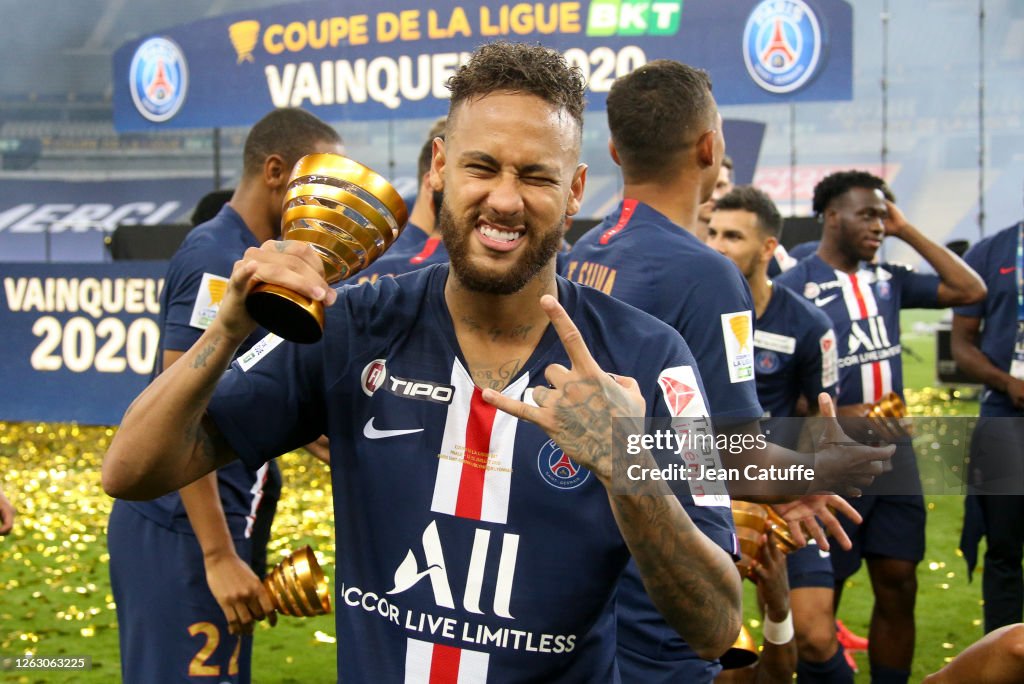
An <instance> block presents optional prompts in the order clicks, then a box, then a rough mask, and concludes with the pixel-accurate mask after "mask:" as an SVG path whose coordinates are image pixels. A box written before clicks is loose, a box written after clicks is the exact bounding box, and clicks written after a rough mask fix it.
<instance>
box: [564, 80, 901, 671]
mask: <svg viewBox="0 0 1024 684" xmlns="http://www.w3.org/2000/svg"><path fill="white" fill-rule="evenodd" d="M607 109H608V126H609V129H610V131H611V141H610V142H609V151H610V153H611V156H612V159H613V160H614V161H615V162H616V163H617V164H618V165H619V166H620V167H621V169H622V177H623V195H624V199H623V200H622V202H621V203H620V204H619V206H618V207H617V208H616V210H615V211H613V212H612V214H610V215H609V216H608V217H606V218H605V219H604V222H603V223H601V224H600V225H598V226H596V227H595V228H594V229H592V230H590V231H588V232H587V233H586V234H584V235H583V236H581V237H580V239H579V240H577V241H576V243H575V244H574V245H573V246H572V250H571V252H570V254H569V262H568V265H567V267H566V277H567V278H569V279H570V280H574V281H576V282H579V283H582V284H585V285H590V286H592V287H595V288H597V289H599V290H601V291H603V292H605V293H607V294H610V295H612V296H613V297H615V298H617V299H621V300H622V301H625V302H626V303H628V304H631V305H633V306H635V307H637V308H639V309H641V310H643V311H646V312H647V313H650V314H652V315H653V316H654V317H655V318H658V319H659V320H661V321H664V322H665V323H667V324H669V325H670V326H672V327H673V328H674V329H675V330H677V331H678V332H679V333H680V334H681V335H682V337H683V339H684V340H685V341H686V343H687V345H688V346H689V347H690V350H691V351H692V352H693V355H694V358H696V360H697V364H698V366H699V367H700V372H701V377H703V378H705V387H706V388H707V391H708V399H709V402H710V405H709V408H710V413H708V414H704V415H706V416H710V417H711V419H712V420H713V422H714V427H715V430H716V432H728V433H730V434H733V435H740V434H741V433H742V434H747V435H752V434H754V433H758V434H759V430H760V427H759V425H758V424H757V421H758V420H759V419H760V418H761V416H762V414H763V411H762V409H761V406H760V404H759V403H758V399H757V390H756V386H755V383H754V350H753V333H754V323H753V313H752V310H753V301H752V300H751V297H750V288H749V287H748V286H747V283H746V280H744V278H743V276H742V274H741V273H740V272H739V270H738V269H737V268H736V266H735V264H733V263H732V262H731V261H730V260H729V259H727V258H726V257H724V256H722V255H721V254H719V253H718V252H716V251H715V250H713V249H711V248H710V247H708V246H707V245H705V244H704V243H703V242H701V241H700V240H699V239H698V238H697V237H696V236H695V235H694V234H693V232H692V231H693V230H695V228H694V227H695V226H696V225H697V221H698V218H697V217H698V213H699V210H700V206H701V204H702V203H704V202H706V201H707V200H708V199H709V198H710V197H711V194H712V190H713V188H714V186H715V183H716V181H717V179H718V178H719V167H720V164H721V161H722V158H723V155H724V153H725V140H724V139H723V137H722V117H721V115H720V114H719V112H718V107H717V105H716V103H715V100H714V97H713V96H712V94H711V81H710V79H709V77H708V75H707V74H706V73H705V72H704V71H702V70H699V69H695V68H693V67H690V66H687V65H685V64H681V63H679V62H675V61H671V60H655V61H653V62H650V63H649V64H646V65H645V66H643V67H640V68H639V69H637V70H635V71H633V72H632V73H630V74H628V75H626V76H623V77H620V78H619V79H617V80H616V81H615V83H614V84H613V85H612V88H611V91H610V92H609V94H608V100H607ZM768 446H769V448H768V449H764V450H758V451H755V452H753V453H752V451H753V450H750V451H746V452H743V453H740V454H724V453H723V454H722V459H723V464H724V465H727V466H729V465H736V466H738V467H739V468H741V469H742V468H743V467H744V466H745V465H747V464H750V463H752V462H755V461H757V462H761V463H783V462H790V461H792V460H793V459H799V458H801V457H802V455H800V454H794V453H793V452H791V451H788V450H786V449H780V448H778V447H775V446H774V445H771V444H769V445H768ZM862 453H863V452H862ZM823 454H824V451H823V450H819V452H818V454H817V455H818V456H822V455H823ZM727 458H731V459H733V462H732V463H729V462H726V459H727ZM875 458H878V459H880V458H882V456H881V455H876V456H875ZM844 460H845V459H844ZM865 465H866V464H865ZM876 465H878V464H876ZM815 467H816V468H817V467H818V466H817V464H816V466H815ZM872 468H873V470H872V472H880V465H878V468H877V469H874V466H872ZM818 489H828V487H827V486H826V487H820V488H818ZM768 491H769V490H768V487H767V486H762V485H761V484H759V483H756V482H754V483H752V482H743V481H739V482H729V492H728V493H729V494H732V495H734V496H739V495H740V494H742V495H743V497H745V498H746V497H754V496H758V495H764V494H766V493H767V492H768ZM836 498H837V499H838V501H839V505H840V510H841V511H842V512H843V513H844V514H846V513H847V512H849V513H850V514H852V515H854V517H855V518H856V514H855V513H853V512H852V508H850V507H849V506H848V505H847V504H845V501H843V500H842V499H840V498H838V497H836ZM698 501H700V504H701V505H702V506H704V507H708V508H719V507H722V508H725V509H726V510H729V506H730V502H729V498H728V496H725V495H723V496H702V497H700V498H699V499H698ZM807 501H808V502H809V503H812V504H814V505H816V506H817V508H816V510H815V511H814V512H815V513H817V515H818V517H820V518H821V519H822V520H823V521H824V522H825V523H826V524H827V525H828V526H829V529H831V530H835V531H836V532H837V533H838V536H837V539H839V540H840V542H841V541H842V539H843V538H844V537H845V535H844V534H843V533H842V529H843V528H842V527H841V526H840V525H839V523H838V521H837V520H836V519H835V517H834V515H833V514H832V512H831V511H830V510H828V509H827V508H826V507H825V501H826V499H825V498H824V497H819V498H816V499H812V500H811V499H809V500H807ZM779 511H780V513H783V514H784V515H785V516H787V520H791V522H792V518H791V517H790V516H795V517H800V518H802V519H803V520H805V521H807V522H808V524H809V525H811V526H813V528H815V529H817V523H816V522H815V516H814V515H813V514H808V513H807V511H806V509H805V508H803V507H802V506H795V505H793V504H787V505H785V506H780V507H779ZM796 532H797V533H798V534H800V532H799V527H798V528H797V529H796ZM817 532H818V534H816V536H817V537H819V538H820V542H821V543H822V544H825V545H827V541H826V540H825V537H824V534H821V533H820V529H818V530H817ZM800 541H803V538H802V537H801V539H800ZM617 610H618V612H619V659H620V663H619V668H620V671H621V672H622V675H623V678H624V679H625V680H628V681H649V682H656V681H679V680H682V681H692V682H698V681H710V680H711V679H713V677H714V676H715V674H716V673H717V671H718V668H719V666H718V664H717V663H709V662H706V661H704V660H703V659H700V658H696V657H695V654H694V653H693V652H692V650H691V649H689V648H688V647H687V645H686V643H685V642H684V641H682V640H681V639H680V638H679V636H678V635H676V634H674V633H673V632H672V631H671V630H668V629H667V628H666V626H665V625H664V623H663V622H662V621H661V620H660V619H659V618H658V616H657V614H656V613H654V611H653V608H652V607H651V605H650V602H649V601H648V600H647V598H646V597H645V596H644V593H643V587H642V585H641V583H640V581H639V578H638V577H637V575H636V573H635V571H633V569H630V570H629V571H628V572H627V573H626V575H624V577H623V581H622V587H621V589H620V592H619V598H618V606H617Z"/></svg>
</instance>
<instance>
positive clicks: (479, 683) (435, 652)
mask: <svg viewBox="0 0 1024 684" xmlns="http://www.w3.org/2000/svg"><path fill="white" fill-rule="evenodd" d="M435 646H437V648H436V649H435ZM489 659H490V656H489V655H488V654H487V653H482V652H480V651H469V650H467V649H464V648H456V647H454V646H445V645H443V644H436V645H435V644H432V643H430V642H429V641H420V640H419V639H409V640H408V643H407V644H406V649H405V684H428V683H429V682H430V681H431V680H432V679H435V680H436V681H441V682H455V683H456V684H483V682H486V681H487V666H488V664H489V663H488V661H489ZM435 664H436V665H437V667H438V672H437V673H436V677H435V678H432V677H431V669H432V668H433V667H434V666H435ZM456 667H457V668H458V670H457V671H458V674H457V676H456V677H452V676H451V675H452V674H455V673H453V672H451V668H456Z"/></svg>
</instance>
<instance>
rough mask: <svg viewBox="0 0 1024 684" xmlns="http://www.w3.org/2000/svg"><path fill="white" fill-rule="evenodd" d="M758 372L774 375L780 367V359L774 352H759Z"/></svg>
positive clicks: (757, 360)
mask: <svg viewBox="0 0 1024 684" xmlns="http://www.w3.org/2000/svg"><path fill="white" fill-rule="evenodd" d="M755 362H756V363H757V370H758V371H760V372H761V373H772V372H774V371H775V370H776V369H777V368H778V367H779V357H778V356H776V355H775V352H773V351H768V350H764V351H759V352H757V359H756V361H755Z"/></svg>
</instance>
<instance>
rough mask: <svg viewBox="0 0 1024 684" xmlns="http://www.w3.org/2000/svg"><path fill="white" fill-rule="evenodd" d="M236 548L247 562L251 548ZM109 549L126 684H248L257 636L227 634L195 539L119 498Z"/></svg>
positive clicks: (245, 544) (112, 517)
mask: <svg viewBox="0 0 1024 684" xmlns="http://www.w3.org/2000/svg"><path fill="white" fill-rule="evenodd" d="M235 545H236V549H237V550H238V552H239V555H240V556H241V557H242V559H243V560H246V561H248V557H249V548H248V546H249V543H248V542H247V541H237V540H236V542H235ZM107 548H108V550H109V551H110V584H111V588H112V592H113V594H114V601H115V602H116V604H117V622H118V638H119V640H120V645H121V676H122V679H123V681H124V682H126V684H134V683H135V682H147V683H149V682H160V683H163V682H203V683H204V684H210V683H211V682H217V684H220V683H221V682H230V683H231V684H248V683H249V681H250V674H251V671H250V670H251V659H252V637H251V636H247V637H238V636H234V635H231V634H228V626H227V622H226V620H225V619H224V613H223V612H222V611H221V609H220V606H218V605H217V601H216V600H214V598H213V594H211V593H210V588H209V586H208V585H207V583H206V571H205V569H204V566H203V554H202V550H201V549H200V547H199V542H198V541H197V540H196V538H195V536H194V535H191V534H182V533H179V532H174V531H172V530H169V529H167V528H165V527H162V526H160V525H158V524H156V523H154V522H153V521H151V520H150V519H149V518H146V517H145V516H143V515H142V514H140V513H138V512H137V511H136V510H135V509H133V508H132V507H131V506H130V505H128V504H126V503H125V502H123V501H115V502H114V510H113V511H112V512H111V514H110V521H109V524H108V532H107Z"/></svg>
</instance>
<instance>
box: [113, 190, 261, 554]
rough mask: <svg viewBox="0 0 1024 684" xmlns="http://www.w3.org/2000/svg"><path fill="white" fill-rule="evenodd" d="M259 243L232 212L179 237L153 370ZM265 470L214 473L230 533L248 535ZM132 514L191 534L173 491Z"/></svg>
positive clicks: (212, 311) (209, 315)
mask: <svg viewBox="0 0 1024 684" xmlns="http://www.w3.org/2000/svg"><path fill="white" fill-rule="evenodd" d="M257 246H259V242H258V241H257V240H256V237H255V236H254V235H253V234H252V231H250V230H249V229H248V228H247V227H246V225H245V222H244V221H243V220H242V217H241V216H239V215H238V212H236V211H235V210H234V209H232V208H231V207H230V206H229V205H224V207H223V208H221V210H220V212H219V213H218V214H217V215H216V216H215V217H213V218H212V219H210V220H209V221H207V222H206V223H203V224H201V225H199V226H196V227H195V228H194V229H193V230H192V231H191V232H189V234H188V235H187V236H186V237H185V240H184V242H182V244H181V246H180V247H179V248H178V251H177V252H175V254H174V256H173V257H172V258H171V262H170V265H169V266H168V268H167V277H166V279H165V281H164V288H163V291H162V292H161V294H160V330H161V335H160V353H159V354H158V355H157V370H155V371H154V372H159V369H160V367H161V366H162V361H163V352H164V351H165V350H173V351H185V350H187V349H189V348H190V347H191V346H192V345H193V344H194V343H195V342H196V341H197V340H198V339H199V338H200V336H202V334H203V331H204V330H206V328H207V327H209V325H210V323H211V322H212V321H213V318H214V316H216V314H217V309H218V308H219V306H220V301H221V298H222V297H223V296H224V291H225V289H226V288H227V281H228V278H229V277H230V276H231V269H232V268H233V267H234V264H235V261H236V260H238V259H240V258H241V257H242V254H244V253H245V250H246V249H248V248H249V247H257ZM266 334H267V333H266V331H265V330H262V329H258V330H257V331H256V332H254V333H253V334H252V335H251V336H250V337H249V338H248V339H247V340H246V341H245V343H243V345H242V347H241V348H240V350H239V351H240V352H244V351H246V350H247V349H248V348H249V347H251V346H252V345H253V344H254V343H256V342H257V341H258V340H260V339H261V338H262V337H264V336H265V335H266ZM266 476H267V473H266V470H265V469H263V470H260V469H253V470H251V469H249V468H247V467H246V466H245V465H244V464H242V463H232V464H230V465H228V466H225V467H224V468H221V469H220V470H218V471H217V484H218V489H219V491H220V499H221V504H222V505H223V507H224V515H225V517H226V518H227V522H228V527H229V528H230V530H231V535H232V536H233V537H234V538H236V539H239V538H242V537H248V536H249V534H250V533H251V531H252V524H253V522H254V521H255V516H256V509H257V508H258V507H259V504H260V501H261V499H262V495H263V490H262V486H263V482H264V481H265V479H266ZM128 503H129V505H130V506H132V507H133V508H135V510H136V511H138V512H139V513H141V514H142V515H144V516H146V517H147V518H149V519H150V520H152V521H154V522H156V523H157V524H159V525H162V526H164V527H167V528H170V529H173V530H176V531H178V532H183V533H188V534H192V525H191V524H190V523H189V521H188V515H187V514H186V512H185V506H184V504H182V502H181V497H180V496H179V495H178V493H177V492H173V493H171V494H167V495H165V496H162V497H160V498H158V499H154V500H153V501H131V502H128Z"/></svg>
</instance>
